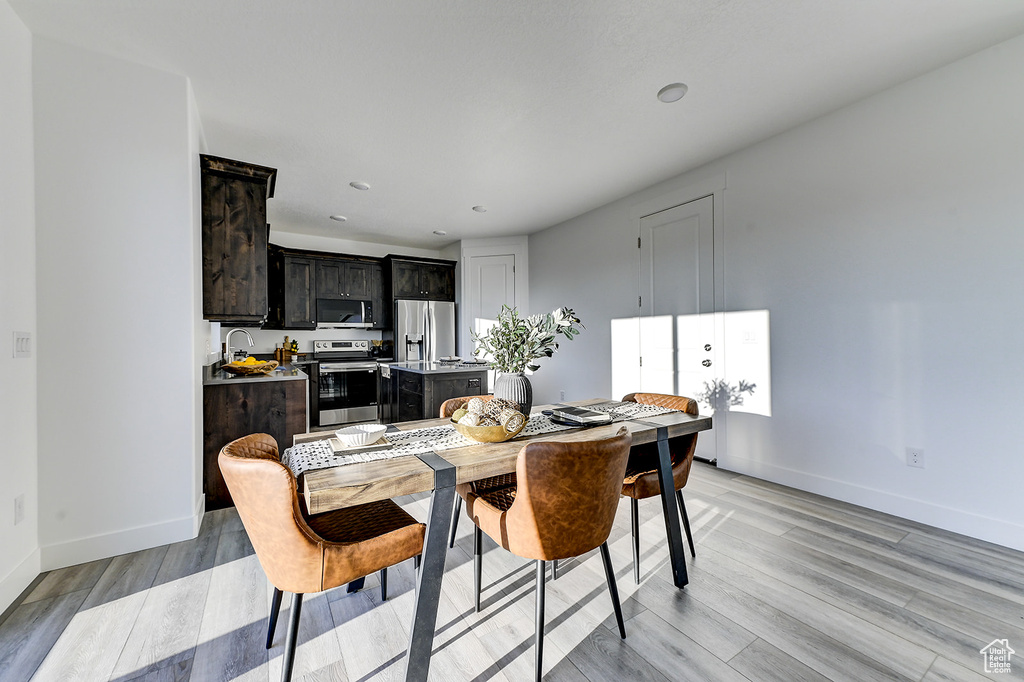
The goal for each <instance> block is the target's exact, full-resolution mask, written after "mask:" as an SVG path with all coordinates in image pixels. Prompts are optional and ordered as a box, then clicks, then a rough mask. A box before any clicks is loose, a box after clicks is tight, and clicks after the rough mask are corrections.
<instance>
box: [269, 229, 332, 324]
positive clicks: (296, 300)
mask: <svg viewBox="0 0 1024 682" xmlns="http://www.w3.org/2000/svg"><path fill="white" fill-rule="evenodd" d="M318 264H319V261H318V260H317V259H315V258H309V257H307V256H305V255H303V254H296V253H291V252H289V251H287V250H285V249H281V248H279V247H277V246H273V245H272V246H271V247H270V283H269V286H268V292H269V294H270V315H269V318H268V320H267V324H266V325H265V326H266V327H270V328H274V329H316V297H317V289H316V278H317V265H318Z"/></svg>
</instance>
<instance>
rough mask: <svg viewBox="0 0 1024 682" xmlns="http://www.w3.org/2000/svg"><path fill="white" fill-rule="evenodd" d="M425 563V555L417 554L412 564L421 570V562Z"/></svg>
mask: <svg viewBox="0 0 1024 682" xmlns="http://www.w3.org/2000/svg"><path fill="white" fill-rule="evenodd" d="M421 563H423V555H422V554H417V555H416V556H414V557H413V558H412V565H413V568H415V569H416V570H417V571H418V570H420V564H421Z"/></svg>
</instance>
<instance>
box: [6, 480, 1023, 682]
mask: <svg viewBox="0 0 1024 682" xmlns="http://www.w3.org/2000/svg"><path fill="white" fill-rule="evenodd" d="M684 494H685V497H686V504H687V508H688V510H689V515H690V519H691V523H692V526H693V532H694V539H695V540H696V542H697V557H696V558H695V559H691V558H690V557H689V556H687V565H688V568H689V571H690V584H689V586H688V587H687V588H686V589H685V590H677V589H675V588H674V587H672V585H671V581H670V573H669V567H668V552H667V548H666V546H665V540H664V533H665V531H664V525H663V522H662V519H661V510H660V504H659V503H658V501H657V500H656V499H654V500H646V501H644V502H641V505H640V510H641V523H642V528H641V533H642V542H643V544H642V574H641V575H642V581H641V584H640V585H639V586H637V585H635V584H634V583H633V577H632V568H631V562H632V553H631V544H630V533H629V527H630V525H629V505H628V504H622V505H620V508H619V514H618V516H617V518H616V524H615V528H614V530H613V532H612V536H611V538H610V539H609V545H610V548H611V554H612V561H613V564H614V566H615V569H616V573H617V576H618V586H619V592H620V595H621V598H622V601H623V611H624V615H625V618H626V632H627V639H626V640H625V641H623V640H621V639H619V636H618V633H617V631H616V626H615V621H614V617H613V615H612V607H611V601H610V599H609V597H608V592H607V589H606V587H605V580H604V572H603V568H602V566H601V560H600V556H599V555H598V553H597V552H593V553H591V554H588V555H586V556H583V557H579V558H577V559H573V560H570V561H567V562H564V563H563V565H562V566H561V567H560V569H559V577H558V580H556V581H549V583H548V587H547V604H546V606H547V609H546V611H547V612H546V622H547V636H546V639H545V652H544V653H545V679H548V680H559V681H562V680H564V681H570V682H599V681H604V680H607V681H609V682H622V681H623V680H658V681H665V680H671V681H676V680H722V681H724V682H732V681H736V682H743V681H749V682H762V681H768V682H771V681H779V682H799V681H808V682H816V681H817V682H820V681H821V680H849V681H851V682H862V681H864V680H886V681H889V680H922V681H925V682H944V681H951V680H957V681H972V680H986V679H1002V680H1024V554H1022V553H1020V552H1015V551H1012V550H1009V549H1006V548H1003V547H998V546H995V545H990V544H987V543H984V542H981V541H979V540H975V539H971V538H965V537H962V536H958V535H955V534H953V533H949V532H946V531H942V530H937V529H934V528H930V527H928V526H924V525H922V524H919V523H914V522H911V521H906V520H903V519H898V518H895V517H892V516H888V515H886V514H882V513H879V512H875V511H871V510H868V509H863V508H860V507H854V506H852V505H848V504H844V503H841V502H836V501H834V500H829V499H826V498H822V497H818V496H816V495H812V494H809V493H805V492H801V491H798V490H793V489H790V488H785V487H782V486H778V485H775V484H772V483H768V482H765V481H760V480H756V479H752V478H748V477H745V476H737V475H734V474H731V473H729V472H725V471H721V470H718V469H714V468H711V467H707V466H704V465H700V464H697V465H695V466H694V470H693V473H692V474H691V477H690V482H689V484H688V485H687V487H686V489H685V491H684ZM399 501H400V502H401V503H402V504H403V505H404V506H405V507H406V508H407V509H409V511H410V512H411V513H412V514H413V515H415V516H417V517H418V518H421V519H423V518H426V513H427V504H428V500H427V498H426V497H425V496H419V497H417V498H403V499H401V500H399ZM471 527H472V524H470V523H469V522H468V521H467V520H466V519H465V518H463V519H462V520H461V523H460V529H459V530H460V532H459V536H458V540H457V542H456V546H455V548H454V549H453V550H451V551H450V552H449V553H448V559H447V566H446V572H445V576H444V583H443V589H442V593H441V599H440V604H439V608H438V619H437V634H436V637H435V644H434V655H433V659H432V663H431V669H430V679H431V680H438V681H445V682H447V681H451V680H456V681H458V680H466V681H472V682H482V681H483V680H498V681H502V682H508V681H516V680H525V679H532V675H533V628H534V625H533V616H534V601H533V586H534V584H533V580H534V578H533V576H534V571H533V565H532V563H530V562H527V561H524V560H522V559H519V558H516V557H514V556H512V555H510V554H508V553H507V552H504V551H503V550H500V549H498V548H497V547H495V546H494V545H493V544H488V545H487V549H486V552H485V555H484V573H483V578H484V593H483V604H484V609H483V612H482V613H479V614H477V613H475V612H474V610H473V606H472V604H473V594H472V585H473V576H472V561H471V557H472V536H471V532H470V531H471ZM488 542H489V541H488ZM413 579H414V571H413V567H412V562H405V563H404V564H402V565H400V566H397V567H395V568H393V569H392V570H391V572H390V573H389V581H388V582H389V586H388V587H389V593H390V598H389V599H388V601H387V602H383V603H382V602H381V601H380V592H379V589H378V581H377V577H376V576H370V577H368V578H367V581H366V582H367V585H366V588H365V589H364V590H363V591H362V592H359V593H356V594H347V593H346V592H345V590H344V588H342V589H337V590H332V591H329V592H326V593H323V594H320V595H310V596H309V597H307V599H306V600H305V602H304V604H303V609H302V616H303V617H302V627H301V631H300V645H299V649H298V653H297V655H296V661H295V678H294V679H296V680H306V681H307V682H314V681H317V682H319V681H324V682H326V681H333V682H366V681H369V680H400V679H401V677H402V671H403V667H404V665H403V664H404V657H405V647H406V645H407V642H408V635H409V622H410V619H411V615H412V590H413ZM270 595H271V588H270V586H269V585H268V584H267V581H266V578H265V577H264V574H263V571H262V569H261V568H260V565H259V562H258V560H257V559H256V556H255V555H254V554H253V550H252V546H251V545H250V544H249V540H248V537H247V536H246V534H245V530H244V529H243V528H242V525H241V523H240V522H239V520H238V516H237V515H236V514H235V513H234V510H232V509H226V510H220V511H216V512H211V513H209V514H207V516H206V518H205V520H204V522H203V527H202V530H201V532H200V534H199V537H197V538H196V539H195V540H190V541H188V542H181V543H177V544H174V545H169V546H165V547H157V548H154V549H150V550H146V551H143V552H137V553H134V554H129V555H124V556H119V557H113V558H110V559H104V560H102V561H96V562H92V563H89V564H83V565H81V566H74V567H71V568H66V569H61V570H59V571H53V572H51V573H49V574H46V575H45V576H42V579H41V580H39V581H37V584H36V586H35V587H34V588H33V589H32V591H31V592H30V593H29V594H28V595H27V596H26V598H25V599H24V601H23V602H22V603H21V604H20V605H18V606H17V607H16V608H14V609H13V610H10V611H9V613H8V616H7V618H6V620H5V621H3V622H2V623H0V680H3V681H4V682H17V681H20V680H44V681H50V680H54V681H57V680H59V681H61V682H64V681H67V680H116V681H117V682H137V681H141V680H146V681H152V682H184V681H185V680H193V681H195V682H207V681H210V682H218V681H220V680H259V681H261V682H273V681H276V680H278V679H280V674H281V654H282V649H283V646H284V631H285V623H287V617H288V614H287V610H288V599H287V597H286V600H285V604H284V606H283V608H282V614H281V625H280V626H279V627H278V634H277V637H276V639H275V642H274V647H273V648H272V649H270V650H269V651H268V650H267V649H265V648H264V638H265V636H266V627H267V616H268V613H269V606H270ZM995 639H1007V640H1008V641H1009V644H1010V647H1011V648H1015V649H1016V650H1017V651H1019V652H1020V653H1019V654H1017V656H1016V657H1014V658H1013V659H1011V672H1010V673H1009V674H1001V675H986V674H985V673H984V668H983V661H982V657H981V654H980V653H979V651H980V649H981V648H982V647H984V646H985V645H986V644H988V643H989V642H991V641H992V640H995Z"/></svg>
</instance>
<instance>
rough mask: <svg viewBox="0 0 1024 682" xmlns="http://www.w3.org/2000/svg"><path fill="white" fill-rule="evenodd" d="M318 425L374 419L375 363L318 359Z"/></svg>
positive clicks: (375, 404) (375, 394) (375, 400)
mask: <svg viewBox="0 0 1024 682" xmlns="http://www.w3.org/2000/svg"><path fill="white" fill-rule="evenodd" d="M319 379H320V381H319V382H318V383H319V387H318V388H319V391H318V393H319V402H320V425H321V426H331V425H334V424H350V423H353V422H366V421H373V420H375V419H376V418H377V363H375V362H323V361H321V362H320V376H319Z"/></svg>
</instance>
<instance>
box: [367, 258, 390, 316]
mask: <svg viewBox="0 0 1024 682" xmlns="http://www.w3.org/2000/svg"><path fill="white" fill-rule="evenodd" d="M370 303H371V305H373V328H374V329H390V328H391V297H390V296H388V297H385V296H384V267H383V266H382V265H381V264H380V263H373V264H371V266H370Z"/></svg>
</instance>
